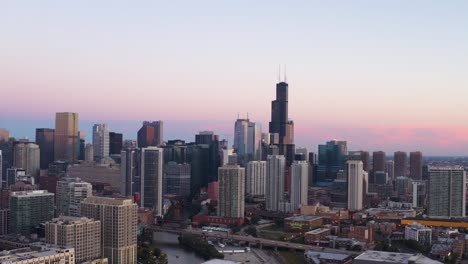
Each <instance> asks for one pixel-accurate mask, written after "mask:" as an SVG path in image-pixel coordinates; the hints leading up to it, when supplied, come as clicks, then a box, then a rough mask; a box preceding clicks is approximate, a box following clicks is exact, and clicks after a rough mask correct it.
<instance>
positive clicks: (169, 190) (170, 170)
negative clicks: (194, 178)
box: [163, 161, 191, 197]
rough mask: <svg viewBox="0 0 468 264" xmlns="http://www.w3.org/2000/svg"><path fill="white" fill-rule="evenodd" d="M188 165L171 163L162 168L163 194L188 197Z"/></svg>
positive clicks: (189, 170)
mask: <svg viewBox="0 0 468 264" xmlns="http://www.w3.org/2000/svg"><path fill="white" fill-rule="evenodd" d="M190 172H191V167H190V164H187V163H184V164H177V163H175V162H173V161H171V162H168V163H166V164H164V166H163V194H164V195H176V196H182V197H188V196H189V195H190V177H191V175H190Z"/></svg>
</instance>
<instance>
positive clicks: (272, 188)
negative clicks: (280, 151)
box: [265, 155, 286, 211]
mask: <svg viewBox="0 0 468 264" xmlns="http://www.w3.org/2000/svg"><path fill="white" fill-rule="evenodd" d="M285 166H286V159H285V157H284V156H283V155H269V156H268V158H267V178H266V192H265V200H266V209H267V210H268V211H278V210H279V209H280V207H279V205H280V203H282V202H284V178H285Z"/></svg>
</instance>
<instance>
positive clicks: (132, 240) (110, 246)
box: [81, 196, 137, 264]
mask: <svg viewBox="0 0 468 264" xmlns="http://www.w3.org/2000/svg"><path fill="white" fill-rule="evenodd" d="M81 215H82V216H84V217H88V218H91V219H94V220H99V221H100V222H101V245H102V253H101V256H102V257H106V258H108V260H109V264H136V263H137V205H136V204H135V203H133V200H132V199H119V198H105V197H94V196H93V197H88V198H86V199H85V200H84V201H83V202H82V203H81Z"/></svg>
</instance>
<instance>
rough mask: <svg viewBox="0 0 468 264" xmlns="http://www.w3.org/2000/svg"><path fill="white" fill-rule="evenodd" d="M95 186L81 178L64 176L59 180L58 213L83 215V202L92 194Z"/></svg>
mask: <svg viewBox="0 0 468 264" xmlns="http://www.w3.org/2000/svg"><path fill="white" fill-rule="evenodd" d="M92 194H93V187H92V186H91V184H90V183H88V182H84V181H81V180H80V179H79V178H70V177H64V178H61V179H60V180H59V181H58V182H57V194H56V195H57V215H59V216H60V215H64V216H76V217H79V216H81V214H80V204H81V202H82V201H83V200H84V199H86V198H88V197H90V196H92Z"/></svg>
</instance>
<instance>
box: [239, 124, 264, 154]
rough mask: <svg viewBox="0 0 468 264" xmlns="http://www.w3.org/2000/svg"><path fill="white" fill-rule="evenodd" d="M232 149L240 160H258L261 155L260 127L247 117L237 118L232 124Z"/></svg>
mask: <svg viewBox="0 0 468 264" xmlns="http://www.w3.org/2000/svg"><path fill="white" fill-rule="evenodd" d="M234 149H235V150H236V153H237V154H238V155H239V157H240V161H241V162H246V161H250V160H260V159H261V156H262V152H261V150H262V129H261V126H260V124H259V123H254V122H250V121H249V119H237V120H236V123H235V125H234Z"/></svg>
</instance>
